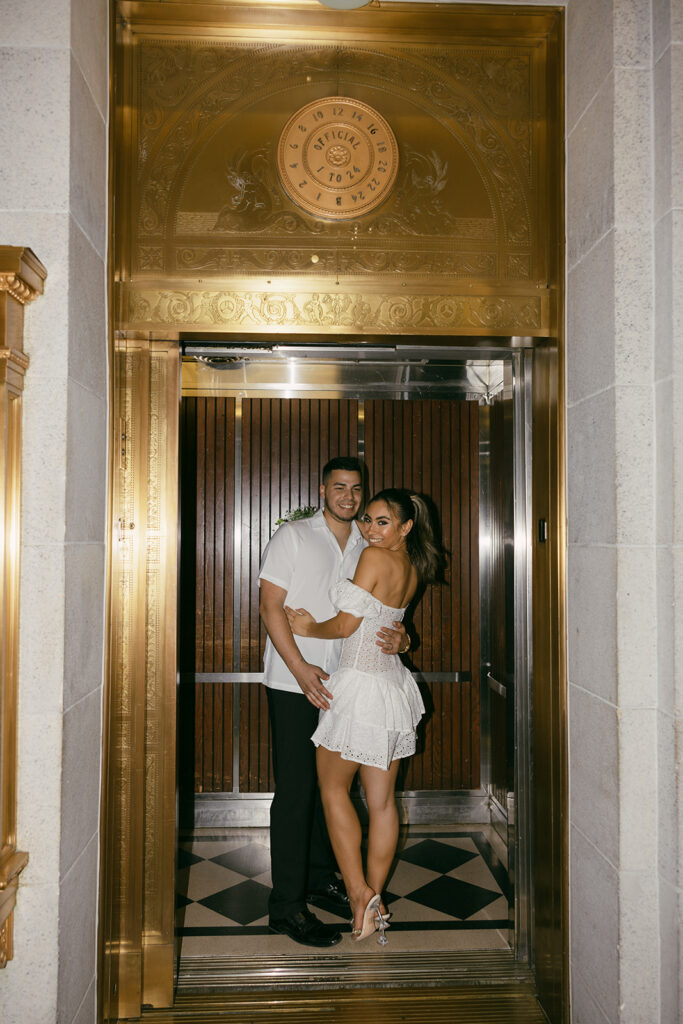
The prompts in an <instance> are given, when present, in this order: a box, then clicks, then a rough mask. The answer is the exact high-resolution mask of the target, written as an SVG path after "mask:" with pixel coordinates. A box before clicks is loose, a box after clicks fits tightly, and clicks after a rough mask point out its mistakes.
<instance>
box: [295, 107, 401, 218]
mask: <svg viewBox="0 0 683 1024" xmlns="http://www.w3.org/2000/svg"><path fill="white" fill-rule="evenodd" d="M277 161H278V172H279V174H280V180H281V182H282V185H283V187H284V189H285V191H286V192H287V194H288V195H289V197H290V198H291V199H293V200H294V202H295V203H296V204H297V206H300V207H301V208H302V209H303V210H306V212H307V213H311V214H313V215H314V216H317V217H324V218H326V219H328V220H353V219H354V218H356V217H360V216H362V215H363V214H365V213H369V211H370V210H374V209H375V207H377V206H379V204H380V203H381V202H383V201H384V200H385V199H386V198H387V196H388V195H389V193H390V192H391V190H392V188H393V186H394V182H395V181H396V175H397V173H398V146H397V144H396V138H395V136H394V133H393V132H392V130H391V128H390V127H389V124H388V123H387V121H386V120H385V119H384V118H383V117H382V115H381V114H379V113H378V112H377V111H376V110H374V109H373V108H372V107H370V106H368V104H367V103H361V102H360V101H359V100H354V99H350V98H349V97H348V96H326V97H325V98H324V99H321V100H315V101H314V102H313V103H307V104H306V106H305V107H301V109H300V110H297V112H296V113H295V114H293V115H292V117H290V119H289V121H288V122H287V124H286V125H285V127H284V129H283V131H282V135H281V136H280V141H279V144H278V157H277Z"/></svg>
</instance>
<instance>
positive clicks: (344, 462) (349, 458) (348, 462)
mask: <svg viewBox="0 0 683 1024" xmlns="http://www.w3.org/2000/svg"><path fill="white" fill-rule="evenodd" d="M335 469H343V470H344V471H345V472H346V473H360V478H361V481H362V480H363V464H362V462H361V461H360V459H356V458H355V457H354V456H353V455H338V456H337V457H336V458H334V459H330V461H329V462H326V463H325V465H324V466H323V483H324V484H326V483H327V481H328V480H329V479H330V477H331V475H332V474H333V473H334V471H335Z"/></svg>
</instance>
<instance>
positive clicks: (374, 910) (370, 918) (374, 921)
mask: <svg viewBox="0 0 683 1024" xmlns="http://www.w3.org/2000/svg"><path fill="white" fill-rule="evenodd" d="M381 902H382V897H381V896H380V894H379V893H377V894H376V895H375V896H373V897H372V898H371V899H370V900H369V901H368V905H367V907H366V908H365V911H364V913H363V923H362V925H361V927H360V928H354V929H353V931H352V932H351V934H352V935H353V938H354V941H355V942H360V941H361V939H367V937H368V935H372V934H373V933H374V932H376V931H379V938H378V939H377V942H378V943H379V945H380V946H386V945H387V943H388V942H389V940H388V938H387V937H386V935H385V934H384V933H385V931H386V929H387V928H388V927H389V918H390V917H391V915H390V914H383V913H382V911H381V910H380V909H379V908H380V904H381Z"/></svg>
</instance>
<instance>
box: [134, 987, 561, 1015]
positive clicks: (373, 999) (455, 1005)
mask: <svg viewBox="0 0 683 1024" xmlns="http://www.w3.org/2000/svg"><path fill="white" fill-rule="evenodd" d="M283 1019H286V1020H289V1021H291V1022H292V1024H300V1022H303V1021H319V1020H321V1019H322V1020H325V1021H329V1022H330V1024H399V1022H400V1024H424V1022H425V1021H429V1022H430V1024H547V1020H548V1018H547V1017H546V1015H545V1014H544V1013H543V1010H542V1009H541V1008H540V1006H539V1005H538V1002H537V1000H536V998H535V997H534V993H533V989H532V988H531V986H527V985H521V984H517V985H511V984H507V985H503V986H500V987H495V988H481V987H478V986H473V985H471V984H470V985H467V986H462V987H457V988H439V989H433V988H421V989H418V988H409V989H379V990H378V989H372V990H368V989H361V990H351V991H349V990H345V991H333V992H330V991H327V992H320V993H314V994H309V993H304V992H297V993H293V992H287V993H277V994H274V993H272V992H253V993H248V994H244V993H242V994H235V993H231V994H228V993H224V994H209V993H204V994H198V993H189V992H181V993H179V994H178V996H177V998H176V1002H175V1005H174V1006H173V1007H172V1008H171V1009H165V1010H146V1011H145V1012H143V1015H142V1017H140V1018H138V1021H139V1024H181V1022H182V1024H212V1022H214V1021H215V1022H218V1021H221V1022H225V1021H235V1022H240V1024H244V1022H246V1021H249V1022H250V1024H281V1022H282V1020H283ZM128 1024H133V1022H128Z"/></svg>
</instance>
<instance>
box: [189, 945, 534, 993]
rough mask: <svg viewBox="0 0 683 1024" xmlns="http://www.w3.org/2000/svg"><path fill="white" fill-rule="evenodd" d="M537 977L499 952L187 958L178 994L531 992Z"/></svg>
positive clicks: (505, 953)
mask: <svg viewBox="0 0 683 1024" xmlns="http://www.w3.org/2000/svg"><path fill="white" fill-rule="evenodd" d="M532 984H533V974H532V972H531V971H530V970H529V968H528V967H526V966H525V965H524V964H522V963H520V962H519V961H517V960H515V959H514V956H513V954H512V952H511V951H508V952H503V951H498V950H485V951H467V952H457V953H453V952H449V953H434V952H433V951H431V950H425V951H424V952H419V953H401V952H393V951H391V950H389V949H388V948H387V949H385V951H383V952H382V953H381V954H380V955H377V956H373V955H372V954H371V953H370V952H369V953H368V955H367V956H362V955H358V954H356V953H355V952H354V953H346V954H344V953H339V954H337V956H334V957H330V956H329V954H328V955H326V956H316V955H314V954H311V953H308V954H305V955H301V956H299V957H296V956H291V955H290V956H288V957H286V958H284V957H282V956H277V957H263V956H262V957H258V958H256V957H234V956H232V957H183V958H181V960H180V969H179V972H178V983H177V991H178V992H179V993H182V994H183V995H185V994H188V995H189V994H192V993H195V994H199V993H213V994H216V993H228V992H235V991H239V990H248V991H250V992H251V991H257V990H267V991H270V992H272V991H283V990H287V989H289V990H290V991H295V990H305V991H308V992H310V991H312V990H313V989H320V990H325V991H329V990H331V989H334V990H338V989H360V988H371V989H381V988H400V987H410V988H414V987H415V986H416V985H421V986H425V987H429V988H433V987H435V986H448V987H449V988H454V987H460V986H471V985H477V986H499V985H506V986H507V985H523V986H526V987H531V986H532Z"/></svg>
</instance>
